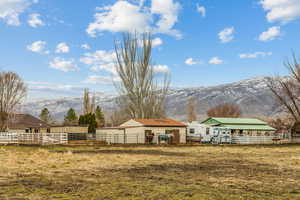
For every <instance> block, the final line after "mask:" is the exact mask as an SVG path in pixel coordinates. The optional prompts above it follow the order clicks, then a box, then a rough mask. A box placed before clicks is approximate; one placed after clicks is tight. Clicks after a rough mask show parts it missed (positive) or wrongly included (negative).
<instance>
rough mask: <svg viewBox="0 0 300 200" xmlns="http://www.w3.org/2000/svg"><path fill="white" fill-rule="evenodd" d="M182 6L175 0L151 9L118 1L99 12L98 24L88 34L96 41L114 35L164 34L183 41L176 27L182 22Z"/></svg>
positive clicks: (153, 0)
mask: <svg viewBox="0 0 300 200" xmlns="http://www.w3.org/2000/svg"><path fill="white" fill-rule="evenodd" d="M179 8H180V4H179V3H177V2H173V0H164V1H161V0H151V8H149V7H146V6H144V3H141V4H138V3H133V2H132V3H129V2H128V1H125V0H120V1H117V2H116V3H115V4H113V5H108V6H104V7H100V8H97V10H98V11H99V12H98V13H96V14H95V16H94V18H95V21H94V22H92V23H90V24H89V26H88V28H87V29H86V32H87V33H88V34H89V35H90V36H92V37H95V36H96V35H97V33H102V32H104V31H110V32H135V31H136V32H147V31H151V32H153V33H164V34H170V35H174V36H176V37H178V38H179V37H181V34H180V33H179V31H177V30H174V29H173V26H174V25H175V24H176V22H177V21H178V11H179Z"/></svg>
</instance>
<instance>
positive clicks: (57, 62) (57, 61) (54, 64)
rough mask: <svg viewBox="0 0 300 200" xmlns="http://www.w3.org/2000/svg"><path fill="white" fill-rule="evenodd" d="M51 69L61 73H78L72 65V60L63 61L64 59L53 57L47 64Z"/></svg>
mask: <svg viewBox="0 0 300 200" xmlns="http://www.w3.org/2000/svg"><path fill="white" fill-rule="evenodd" d="M49 66H50V67H51V68H53V69H57V70H60V71H63V72H71V71H79V68H78V67H77V66H76V64H75V63H74V60H65V59H64V58H60V57H55V58H54V59H53V60H52V61H51V62H50V64H49Z"/></svg>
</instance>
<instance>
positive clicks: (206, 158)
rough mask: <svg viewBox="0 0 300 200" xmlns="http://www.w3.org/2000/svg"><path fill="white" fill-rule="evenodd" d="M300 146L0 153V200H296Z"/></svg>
mask: <svg viewBox="0 0 300 200" xmlns="http://www.w3.org/2000/svg"><path fill="white" fill-rule="evenodd" d="M299 180H300V146H296V145H291V146H195V147H101V146H99V147H95V146H90V147H15V146H7V147H0V199H1V200H2V199H4V200H5V199H14V200H21V199H22V200H23V199H24V200H27V199H28V200H44V199H45V200H46V199H54V200H65V199H72V200H77V199H80V200H90V199H91V200H93V199H95V200H98V199H153V200H154V199H155V200H156V199H195V200H196V199H218V200H219V199H270V200H271V199H300V181H299Z"/></svg>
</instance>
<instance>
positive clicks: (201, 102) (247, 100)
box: [23, 76, 282, 120]
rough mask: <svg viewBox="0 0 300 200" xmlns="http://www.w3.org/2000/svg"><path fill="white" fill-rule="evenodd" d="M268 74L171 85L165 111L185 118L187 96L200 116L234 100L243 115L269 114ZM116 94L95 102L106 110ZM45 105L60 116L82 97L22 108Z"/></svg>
mask: <svg viewBox="0 0 300 200" xmlns="http://www.w3.org/2000/svg"><path fill="white" fill-rule="evenodd" d="M268 79H270V77H268V76H259V77H255V78H252V79H247V80H242V81H239V82H235V83H230V84H224V85H218V86H210V87H197V88H184V89H171V90H170V92H169V95H168V98H167V114H168V116H169V117H171V118H174V119H178V120H184V119H185V115H186V103H187V99H188V98H189V97H190V96H193V97H194V98H195V99H196V100H197V102H198V103H197V113H198V115H199V118H200V119H203V118H204V117H205V113H206V111H207V110H208V109H209V108H211V107H213V106H216V105H219V104H222V103H234V104H237V105H238V106H240V108H241V109H242V112H243V115H244V116H248V117H254V116H272V115H275V114H278V113H280V112H281V111H282V109H281V108H280V107H279V106H278V104H277V103H276V99H274V97H273V96H272V94H271V92H270V91H269V89H268V87H267V80H268ZM115 98H116V96H115V95H107V94H103V93H99V94H96V103H97V105H100V106H101V107H102V108H103V110H104V111H105V112H110V111H112V110H113V109H114V107H115V104H114V100H115ZM45 107H47V108H48V109H49V110H50V112H51V114H52V117H53V118H54V119H56V120H62V119H63V116H64V115H65V113H66V112H67V110H68V109H69V108H71V107H72V108H74V109H75V110H76V111H77V112H79V113H80V111H81V108H82V98H81V97H77V98H70V97H68V98H61V99H50V100H34V101H31V102H27V103H25V104H24V106H23V112H25V113H30V114H33V115H35V116H38V115H39V113H40V111H41V110H42V109H43V108H45Z"/></svg>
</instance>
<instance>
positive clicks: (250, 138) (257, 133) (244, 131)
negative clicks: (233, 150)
mask: <svg viewBox="0 0 300 200" xmlns="http://www.w3.org/2000/svg"><path fill="white" fill-rule="evenodd" d="M201 124H204V125H208V126H211V127H223V128H227V129H229V130H230V132H231V136H232V137H231V138H232V143H239V144H260V143H273V141H274V140H275V137H276V134H275V131H276V129H275V128H272V127H271V126H269V125H268V124H267V123H266V122H264V121H262V120H259V119H253V118H218V117H212V118H208V119H206V120H205V121H203V122H202V123H201Z"/></svg>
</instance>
